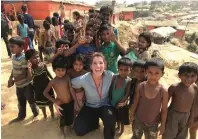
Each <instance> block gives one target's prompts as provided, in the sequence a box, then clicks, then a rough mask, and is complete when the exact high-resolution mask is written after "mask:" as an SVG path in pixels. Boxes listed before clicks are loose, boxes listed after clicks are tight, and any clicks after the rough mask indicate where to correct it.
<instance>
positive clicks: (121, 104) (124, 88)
mask: <svg viewBox="0 0 198 139" xmlns="http://www.w3.org/2000/svg"><path fill="white" fill-rule="evenodd" d="M131 66H132V62H131V60H130V59H129V58H126V57H123V58H121V59H120V60H119V61H118V75H114V77H113V80H112V84H111V89H110V100H111V104H112V105H113V106H114V107H115V113H116V119H117V125H118V128H117V129H118V130H120V133H119V135H120V136H121V135H122V133H123V132H124V125H129V109H128V107H127V106H126V104H127V101H128V97H129V89H130V84H131V82H130V81H131V78H129V77H128V75H129V74H130V72H131ZM120 125H121V129H120Z"/></svg>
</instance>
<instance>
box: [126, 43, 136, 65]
mask: <svg viewBox="0 0 198 139" xmlns="http://www.w3.org/2000/svg"><path fill="white" fill-rule="evenodd" d="M133 49H136V42H135V41H130V42H129V50H130V52H129V53H128V54H127V55H125V56H126V57H128V58H130V59H131V60H132V62H134V61H136V60H137V56H136V54H135V51H134V50H133Z"/></svg>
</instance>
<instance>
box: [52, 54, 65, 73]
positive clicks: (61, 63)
mask: <svg viewBox="0 0 198 139" xmlns="http://www.w3.org/2000/svg"><path fill="white" fill-rule="evenodd" d="M52 68H53V70H55V69H57V68H63V69H66V68H67V62H66V59H65V57H64V56H63V55H59V56H57V57H56V58H55V59H54V60H53V62H52Z"/></svg>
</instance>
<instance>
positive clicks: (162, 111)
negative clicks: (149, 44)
mask: <svg viewBox="0 0 198 139" xmlns="http://www.w3.org/2000/svg"><path fill="white" fill-rule="evenodd" d="M145 70H146V75H147V81H144V82H142V83H140V84H139V85H138V87H137V90H136V97H135V100H134V106H133V109H132V112H131V120H132V121H133V119H134V121H133V123H132V129H133V136H132V139H141V137H142V135H143V133H144V135H145V138H146V139H157V132H158V124H159V123H161V126H160V127H159V131H160V134H161V135H162V134H163V133H164V130H165V122H166V115H167V104H168V93H167V91H166V89H165V88H164V87H163V85H162V84H160V83H159V80H160V78H161V77H162V75H163V73H164V63H163V61H161V60H159V59H150V60H148V61H147V62H146V64H145Z"/></svg>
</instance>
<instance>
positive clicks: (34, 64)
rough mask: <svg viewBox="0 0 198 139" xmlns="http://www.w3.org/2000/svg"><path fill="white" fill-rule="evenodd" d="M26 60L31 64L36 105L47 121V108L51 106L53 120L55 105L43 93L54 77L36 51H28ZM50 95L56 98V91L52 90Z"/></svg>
mask: <svg viewBox="0 0 198 139" xmlns="http://www.w3.org/2000/svg"><path fill="white" fill-rule="evenodd" d="M25 58H26V60H27V61H29V62H30V63H29V64H30V67H29V70H30V73H31V76H32V80H33V88H34V92H35V100H36V104H37V105H38V106H39V108H40V109H41V110H42V112H43V116H44V118H45V119H46V118H47V113H46V106H49V109H50V112H51V118H52V119H54V108H53V103H52V102H50V101H49V100H48V99H47V98H46V97H45V96H44V95H43V91H44V90H45V88H46V87H47V85H48V83H49V81H50V80H49V78H51V79H52V76H51V74H50V73H49V71H48V70H47V66H46V65H45V64H44V63H41V62H40V60H39V56H38V52H37V51H36V50H35V49H29V50H27V51H26V53H25ZM49 94H50V95H51V97H54V91H53V89H52V88H51V90H50V91H49Z"/></svg>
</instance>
